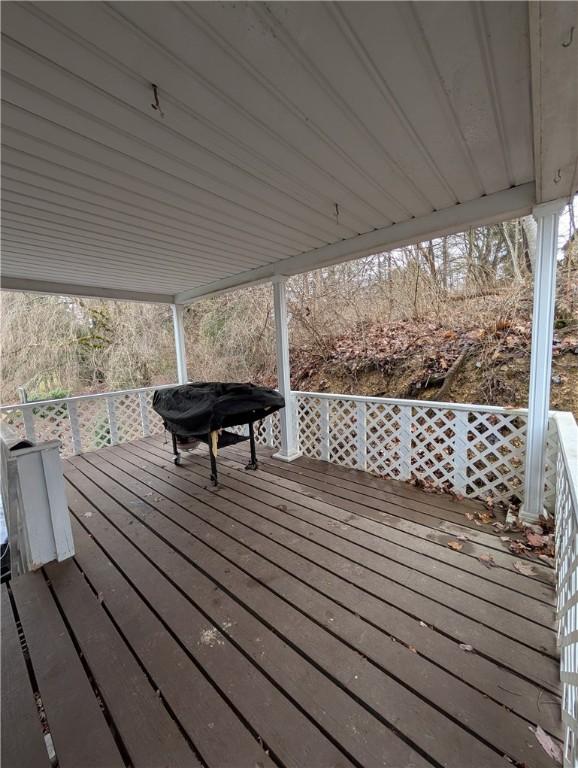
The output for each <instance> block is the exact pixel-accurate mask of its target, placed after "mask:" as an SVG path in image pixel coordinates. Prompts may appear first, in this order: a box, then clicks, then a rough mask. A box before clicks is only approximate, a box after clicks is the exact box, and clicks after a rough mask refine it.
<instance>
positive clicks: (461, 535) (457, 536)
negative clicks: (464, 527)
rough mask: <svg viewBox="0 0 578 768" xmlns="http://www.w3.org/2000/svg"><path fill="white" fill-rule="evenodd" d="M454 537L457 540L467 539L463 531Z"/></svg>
mask: <svg viewBox="0 0 578 768" xmlns="http://www.w3.org/2000/svg"><path fill="white" fill-rule="evenodd" d="M456 539H458V541H469V538H468V537H467V536H466V535H465V534H464V533H458V534H456Z"/></svg>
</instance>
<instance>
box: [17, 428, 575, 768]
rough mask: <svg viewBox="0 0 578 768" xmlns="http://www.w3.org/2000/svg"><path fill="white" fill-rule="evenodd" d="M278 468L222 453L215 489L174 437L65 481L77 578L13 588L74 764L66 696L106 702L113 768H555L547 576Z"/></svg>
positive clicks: (423, 511)
mask: <svg viewBox="0 0 578 768" xmlns="http://www.w3.org/2000/svg"><path fill="white" fill-rule="evenodd" d="M270 453H271V452H269V451H261V454H262V457H261V458H262V461H261V468H260V470H259V471H257V472H255V473H249V472H246V471H245V470H244V469H243V462H244V460H245V453H244V451H243V449H242V448H238V447H236V448H234V449H231V450H227V451H225V452H223V455H222V456H221V457H220V467H219V470H220V471H219V474H220V486H219V488H218V489H216V490H215V489H212V488H211V487H210V486H209V482H208V471H207V459H206V456H205V455H204V454H203V452H202V451H200V452H195V453H193V454H189V455H186V456H185V458H184V461H183V465H182V466H181V467H175V466H174V465H173V463H172V457H171V454H170V449H169V446H165V445H163V444H162V443H161V442H160V441H159V440H158V439H148V440H142V441H138V442H136V443H126V444H124V445H122V446H116V447H114V448H107V449H104V450H101V451H98V452H95V453H92V454H86V455H84V456H81V457H76V458H74V459H71V460H69V461H67V462H66V466H65V474H66V478H67V487H68V494H69V504H70V508H71V512H72V516H73V530H74V535H75V542H76V549H77V554H76V557H75V562H74V563H72V562H69V563H63V564H53V565H51V566H49V567H47V568H46V569H45V571H46V575H43V574H41V573H39V574H34V575H32V576H29V577H25V578H24V579H16V580H15V581H14V593H15V597H16V601H17V605H18V604H19V603H21V604H22V609H23V612H24V616H23V624H24V627H25V633H26V637H27V639H28V635H30V637H31V640H32V646H34V653H32V654H31V656H32V664H33V666H34V668H35V673H36V675H37V678H38V681H39V686H40V687H41V688H44V689H45V690H46V694H44V693H43V696H44V695H48V699H49V702H50V707H49V706H48V703H49V702H47V714H48V720H49V726H50V728H51V732H52V735H53V737H54V739H55V748H56V752H57V756H58V758H59V760H61V764H62V765H63V766H65V767H66V765H67V764H70V763H67V759H66V755H64V754H63V755H62V756H61V754H60V751H61V750H60V749H59V745H60V746H61V747H62V746H63V742H62V740H61V739H62V732H61V730H60V729H61V727H62V724H63V723H62V716H61V715H54V717H57V722H56V723H54V724H53V723H52V722H51V716H50V712H51V707H53V706H54V700H53V696H54V694H55V692H56V691H58V690H60V692H62V690H67V697H68V703H67V707H68V709H67V711H70V710H72V709H73V707H74V706H75V705H77V706H78V707H79V712H81V713H82V712H83V711H88V710H89V709H90V708H91V707H92V706H93V705H94V704H96V702H97V698H96V694H95V690H97V691H98V694H99V696H100V697H101V699H102V700H103V702H104V706H105V710H104V715H103V713H102V712H101V710H100V709H98V707H97V718H96V719H97V721H98V728H99V729H101V728H102V729H103V733H104V734H106V737H105V741H106V740H107V739H110V742H111V744H112V753H113V754H114V759H112V758H111V759H109V760H108V762H107V764H110V765H114V764H119V765H126V764H128V762H130V764H132V765H134V766H135V768H136V766H145V765H147V754H150V760H151V762H150V765H153V763H154V765H155V766H156V765H157V764H158V765H164V764H166V765H167V766H168V765H171V766H172V765H175V766H178V765H183V766H188V765H190V766H191V768H193V766H195V765H197V766H198V765H199V764H200V765H202V766H204V768H245V766H247V768H253V766H263V768H272V766H274V765H276V766H279V767H280V768H281V767H282V766H287V767H289V766H295V768H303V766H315V768H317V767H318V766H320V767H321V766H327V767H328V768H329V766H331V767H332V768H337V767H338V766H339V767H343V768H345V767H346V766H349V765H355V766H358V768H360V767H361V766H363V768H366V767H367V768H373V766H390V768H401V767H402V766H403V768H406V766H415V768H418V767H420V768H421V767H422V766H423V767H425V766H427V765H434V766H438V768H439V767H440V766H447V767H448V768H454V767H455V768H458V767H459V768H463V766H468V768H490V767H491V766H494V765H495V766H503V765H505V764H508V763H507V762H506V761H505V760H504V755H507V756H508V757H509V758H510V759H511V760H512V761H514V762H516V763H519V764H527V765H529V766H530V765H531V766H532V768H548V767H549V766H552V765H553V763H552V761H551V760H550V758H548V757H547V755H546V754H545V752H544V751H543V750H542V749H541V747H540V746H539V745H538V742H537V741H536V739H535V736H534V734H533V733H532V731H531V730H530V727H534V726H535V725H536V724H537V723H539V724H540V725H541V726H542V727H543V728H544V729H545V730H546V731H547V732H548V733H550V734H551V735H552V736H553V737H554V738H559V737H560V722H559V702H558V699H557V693H558V691H559V687H558V666H557V660H556V658H555V644H554V633H553V629H552V625H551V620H552V615H553V609H552V602H553V591H552V588H551V586H550V585H549V583H547V582H548V579H549V577H550V573H549V572H548V570H547V569H545V568H540V571H539V576H538V578H534V579H532V578H527V577H524V576H522V575H520V574H518V573H516V572H514V571H513V570H512V562H513V558H512V557H511V555H510V553H508V552H506V551H504V549H503V546H502V544H501V542H499V539H497V537H495V536H494V535H493V534H492V533H491V532H489V531H487V530H479V529H475V528H474V527H472V526H471V525H468V524H464V521H465V520H466V518H464V516H463V512H464V510H470V509H472V508H473V505H472V504H471V503H470V502H466V503H464V504H462V503H461V502H458V501H448V500H446V499H445V498H443V497H435V499H433V500H432V499H431V498H430V496H429V495H428V496H426V495H425V494H422V493H421V492H419V491H418V490H416V489H415V488H411V487H407V489H406V487H405V486H404V485H402V484H395V483H381V481H379V480H377V479H376V478H372V477H370V476H369V475H366V476H364V475H363V473H359V472H355V471H349V470H344V469H343V468H340V467H332V468H330V469H328V465H325V464H322V463H321V462H313V461H311V460H304V459H300V460H298V462H297V463H296V464H292V465H285V464H283V463H282V462H277V461H276V460H275V459H273V458H272V457H271V455H270ZM406 490H407V493H406ZM456 532H465V533H466V534H467V535H468V536H469V537H470V540H469V541H468V542H466V546H464V551H463V552H452V551H451V550H449V549H448V548H447V546H446V541H447V540H448V539H449V536H450V535H451V534H452V533H454V534H455V533H456ZM466 547H467V551H466ZM482 551H490V552H492V554H495V559H496V562H497V563H498V565H497V567H496V568H493V569H491V570H487V569H486V568H485V567H483V566H480V563H479V561H478V559H477V556H478V554H479V552H482ZM46 577H48V578H49V579H50V580H51V583H50V586H48V585H47V582H46V581H45V578H46ZM20 584H22V585H23V586H20ZM24 587H26V600H24V599H23V598H24V594H23V590H24ZM19 592H20V595H19ZM39 601H40V602H41V603H42V605H41V606H40V607H39V606H38V602H39ZM55 601H56V602H55ZM44 602H46V605H47V606H48V608H46V606H45V605H44ZM37 609H38V611H39V616H38V620H37V621H35V614H36V610H37ZM47 611H48V614H49V618H47V615H46V613H47ZM59 611H61V612H62V616H63V617H64V620H63V618H61V616H60V613H59ZM24 619H25V621H24ZM53 632H55V633H56V635H57V637H56V643H55V644H54V646H53V647H52V646H50V645H48V646H47V647H48V648H51V650H50V654H49V655H47V653H46V652H45V653H41V652H39V646H38V638H39V637H40V636H41V634H42V635H43V636H51V635H52V633H53ZM460 643H462V644H463V643H467V644H471V645H472V646H474V649H475V650H474V651H473V652H468V651H465V650H463V649H461V648H460V647H459V644H460ZM13 652H14V651H11V653H13ZM81 652H82V654H83V658H82V660H81V659H80V658H79V656H78V654H79V653H81ZM61 654H63V655H62V658H61ZM107 661H108V662H109V664H108V666H107ZM69 663H70V664H71V666H72V669H73V674H72V676H71V677H68V678H67V680H68V682H67V687H66V688H65V687H63V682H64V679H65V678H64V676H63V664H64V665H65V666H66V665H67V664H69ZM83 667H84V668H83ZM87 669H88V670H89V672H90V680H89V678H88V677H87ZM74 670H75V671H74ZM59 684H60V686H61V687H60V689H59V688H58V686H59ZM157 691H158V696H157V695H156V692H157ZM49 692H50V693H49ZM133 695H134V696H135V697H136V699H137V701H131V696H133ZM87 700H89V701H91V702H92V704H91V703H88V704H87V703H86V701H87ZM29 701H30V700H29ZM32 701H33V700H32ZM83 708H84V709H83ZM86 708H88V709H86ZM52 711H53V710H52ZM81 717H82V715H81ZM39 733H40V734H41V731H40V728H39ZM139 734H142V742H141V743H139ZM101 736H102V733H101ZM69 738H70V740H71V741H72V742H73V741H74V739H75V737H74V734H71V735H70V736H69ZM119 747H120V752H119ZM115 750H116V752H115ZM155 750H158V753H157V754H156V755H155ZM163 753H164V754H165V756H166V763H159V762H158V760H157V759H156V758H157V756H158V755H161V754H163ZM114 760H116V763H115V762H114ZM127 761H128V762H127ZM85 762H86V765H91V764H95V765H98V764H101V765H104V762H102V761H101V762H100V763H98V762H96V763H90V761H85ZM77 764H78V765H80V762H77ZM83 765H84V763H83Z"/></svg>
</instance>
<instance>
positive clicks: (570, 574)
mask: <svg viewBox="0 0 578 768" xmlns="http://www.w3.org/2000/svg"><path fill="white" fill-rule="evenodd" d="M554 422H555V425H556V431H557V434H558V443H559V451H558V461H557V472H556V477H557V483H556V510H555V518H556V571H557V605H556V607H557V619H558V643H559V648H560V680H561V682H562V723H563V725H564V737H565V738H564V765H565V766H568V767H570V766H572V768H575V766H576V765H577V764H578V427H577V426H576V422H575V421H574V418H573V416H572V414H569V413H559V414H556V415H555V416H554Z"/></svg>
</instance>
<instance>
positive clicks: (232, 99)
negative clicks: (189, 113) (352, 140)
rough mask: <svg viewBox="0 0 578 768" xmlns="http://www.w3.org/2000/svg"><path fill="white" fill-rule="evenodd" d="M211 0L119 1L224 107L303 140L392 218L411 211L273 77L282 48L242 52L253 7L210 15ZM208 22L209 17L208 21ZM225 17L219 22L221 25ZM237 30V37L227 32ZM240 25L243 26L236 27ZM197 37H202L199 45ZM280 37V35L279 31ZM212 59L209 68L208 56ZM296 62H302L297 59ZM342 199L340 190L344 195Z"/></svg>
mask: <svg viewBox="0 0 578 768" xmlns="http://www.w3.org/2000/svg"><path fill="white" fill-rule="evenodd" d="M208 5H209V4H201V3H198V4H195V5H194V7H193V6H192V5H185V4H179V5H177V4H174V5H173V4H171V6H170V10H167V11H165V10H164V9H163V8H162V7H160V6H158V5H157V4H155V3H148V4H143V5H142V6H140V7H139V8H138V9H137V8H135V7H134V6H132V5H131V4H128V3H114V4H113V7H114V9H115V10H116V11H117V13H119V15H121V16H123V17H124V18H126V19H127V20H128V21H129V22H131V23H132V24H133V25H134V26H135V27H136V28H138V29H139V30H141V32H143V33H144V34H146V35H147V36H148V37H149V38H152V39H154V40H156V41H158V42H160V43H161V45H162V46H163V47H164V48H165V49H167V50H170V51H171V52H172V53H173V55H174V56H176V57H177V58H178V59H179V60H180V61H182V62H183V64H184V65H185V66H187V67H188V68H190V69H191V70H192V71H193V72H196V73H202V76H203V80H204V82H205V84H206V85H207V86H208V87H209V88H210V89H211V90H212V91H213V93H216V95H217V96H218V98H219V101H220V104H219V105H218V106H219V107H222V104H223V103H224V102H225V103H226V102H229V103H232V104H234V105H235V108H236V109H238V110H239V111H242V112H243V113H244V114H247V115H248V116H249V118H251V119H252V120H256V121H257V122H258V123H260V124H262V125H264V126H268V127H269V129H270V130H272V131H273V133H274V135H276V136H279V137H280V140H281V141H282V142H283V143H285V144H288V145H289V146H291V147H293V148H299V150H300V151H301V153H302V154H304V155H305V156H306V157H307V158H309V159H311V161H312V162H315V163H316V164H317V165H318V166H321V167H322V168H326V169H328V170H329V171H330V172H331V173H332V174H334V175H335V176H336V177H337V178H338V179H343V180H345V183H346V186H347V188H348V189H350V190H352V191H353V192H354V193H355V194H356V195H358V196H359V197H360V198H361V199H362V200H368V199H369V202H370V204H371V205H372V207H374V208H377V209H378V210H380V211H383V214H384V216H385V217H386V218H387V219H388V220H390V221H394V220H399V219H400V218H403V217H407V216H408V215H411V211H409V210H408V209H407V208H406V209H404V208H403V207H402V206H401V207H400V204H399V203H398V202H397V201H396V200H395V198H394V197H393V195H392V194H391V192H389V191H388V190H387V189H386V188H385V187H384V185H383V184H380V183H377V182H376V181H375V179H373V177H372V176H371V174H368V173H367V171H365V170H364V169H362V168H359V167H358V165H356V164H355V163H354V162H352V161H351V159H350V158H349V156H348V155H347V152H344V151H343V150H341V149H340V148H339V145H338V144H337V143H336V142H335V141H334V140H333V139H332V138H331V136H328V135H324V134H323V133H322V132H321V131H320V130H319V129H318V128H317V126H316V125H314V124H313V121H312V120H311V119H310V117H309V115H308V114H307V113H306V112H304V111H303V110H302V109H299V108H298V107H297V108H296V107H295V105H293V104H292V103H291V101H290V100H289V99H288V98H287V97H286V96H285V94H284V93H283V92H282V91H280V90H279V89H278V88H276V87H275V86H273V85H272V84H271V82H270V81H269V80H268V74H269V71H270V70H271V69H272V68H275V69H278V68H279V59H280V57H281V55H282V49H281V48H280V47H279V46H276V45H273V48H272V50H271V51H270V56H269V57H268V59H267V63H266V64H265V65H264V66H257V67H256V66H255V65H254V64H253V63H252V62H251V61H250V59H249V58H247V57H246V56H245V55H244V54H245V53H249V54H251V53H253V51H252V50H251V49H250V50H248V51H245V50H243V52H242V53H239V52H238V51H237V49H236V44H238V45H240V46H241V45H245V43H246V41H247V38H248V37H250V35H251V34H252V33H253V31H254V27H255V25H254V22H252V21H251V19H242V18H241V19H239V18H238V15H239V14H244V13H245V12H247V13H249V10H248V8H247V9H246V7H245V6H242V5H241V4H237V3H231V4H229V5H228V6H227V9H228V13H225V14H224V15H223V14H221V11H222V8H221V6H220V4H218V3H211V4H210V5H211V9H210V12H211V18H210V22H212V25H211V23H209V22H208V21H207V19H206V18H201V16H200V14H206V12H207V11H208V8H207V7H205V6H208ZM203 22H204V23H203ZM216 25H218V30H216V29H215V26H216ZM230 30H232V32H233V37H234V41H235V45H233V44H232V41H231V39H230V38H229V37H227V35H228V33H229V31H230ZM235 30H236V32H235ZM191 37H194V39H195V43H196V44H195V45H194V46H192V45H191ZM271 37H272V36H271ZM261 42H262V41H261V40H260V37H259V32H258V31H257V33H256V34H255V36H254V38H252V39H251V41H250V43H251V44H253V45H254V46H259V44H260V43H261ZM208 61H210V62H211V66H210V68H207V66H206V62H208ZM288 66H289V67H290V69H291V70H292V69H294V68H295V67H294V63H293V61H292V60H291V61H289V64H288ZM336 201H337V202H339V198H337V200H336Z"/></svg>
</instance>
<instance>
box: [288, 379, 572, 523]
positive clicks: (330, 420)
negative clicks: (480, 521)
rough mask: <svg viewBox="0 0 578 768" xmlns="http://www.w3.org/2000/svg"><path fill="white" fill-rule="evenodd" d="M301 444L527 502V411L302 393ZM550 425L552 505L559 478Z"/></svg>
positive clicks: (359, 464) (298, 395) (451, 486)
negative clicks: (525, 478)
mask: <svg viewBox="0 0 578 768" xmlns="http://www.w3.org/2000/svg"><path fill="white" fill-rule="evenodd" d="M293 396H294V398H295V402H296V418H297V423H298V433H299V441H300V449H301V451H302V452H303V453H304V454H305V455H306V456H310V457H312V458H315V459H321V460H324V461H330V462H333V463H335V464H341V465H343V466H346V467H354V468H356V469H363V470H365V471H367V472H372V473H374V474H376V475H379V476H381V477H388V478H393V479H397V480H410V479H412V478H417V479H421V480H423V481H424V482H426V483H427V484H428V485H433V486H436V487H438V488H440V489H441V490H448V491H449V490H451V491H453V492H455V493H458V494H460V495H462V496H464V497H469V498H482V499H487V498H488V497H490V496H491V497H492V498H493V500H494V501H495V502H506V503H508V502H510V501H518V502H520V501H521V496H522V492H523V487H524V453H525V446H526V423H527V411H526V410H524V409H519V410H514V409H509V408H498V407H492V406H478V405H463V404H457V403H434V402H425V401H422V400H394V399H387V398H370V397H360V396H355V395H334V394H326V393H318V392H294V393H293ZM556 453H557V445H556V431H555V429H553V427H552V422H551V424H550V429H549V439H548V447H547V456H546V504H547V506H548V507H549V508H550V509H552V508H553V504H554V496H555V481H556Z"/></svg>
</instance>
